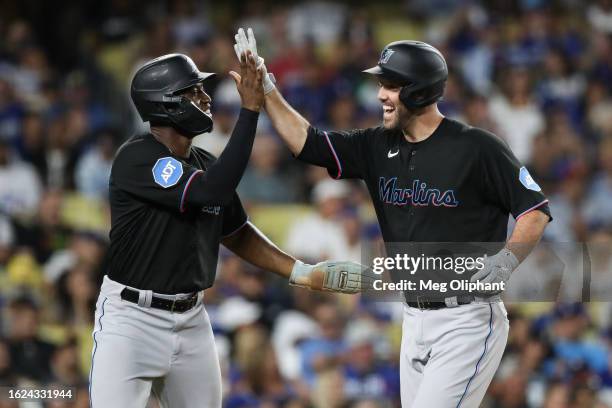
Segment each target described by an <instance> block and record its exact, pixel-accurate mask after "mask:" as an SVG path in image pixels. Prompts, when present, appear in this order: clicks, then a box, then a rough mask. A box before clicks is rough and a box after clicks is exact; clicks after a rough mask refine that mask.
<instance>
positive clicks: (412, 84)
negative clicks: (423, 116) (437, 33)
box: [363, 41, 448, 108]
mask: <svg viewBox="0 0 612 408" xmlns="http://www.w3.org/2000/svg"><path fill="white" fill-rule="evenodd" d="M363 72H366V73H368V74H373V75H376V76H378V77H380V78H382V79H386V80H389V81H391V82H394V83H397V84H399V85H401V86H402V89H401V91H400V95H399V99H400V101H401V102H402V103H403V104H404V105H406V106H407V107H409V108H422V107H424V106H427V105H430V104H432V103H434V102H436V101H438V100H439V99H440V98H442V94H443V93H444V86H445V85H446V78H448V68H447V67H446V61H445V60H444V57H443V56H442V54H441V53H440V51H438V50H437V49H436V48H434V47H432V46H431V45H429V44H427V43H424V42H420V41H395V42H392V43H391V44H388V45H387V46H386V47H385V48H384V49H383V51H382V53H381V54H380V59H379V60H378V64H377V65H376V66H375V67H372V68H370V69H366V70H365V71H363Z"/></svg>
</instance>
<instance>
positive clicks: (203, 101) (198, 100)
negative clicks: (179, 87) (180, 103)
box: [181, 84, 211, 116]
mask: <svg viewBox="0 0 612 408" xmlns="http://www.w3.org/2000/svg"><path fill="white" fill-rule="evenodd" d="M181 95H182V96H184V97H186V98H187V99H189V100H190V101H192V102H193V103H195V104H196V106H197V107H198V108H200V109H202V111H204V112H205V113H206V114H207V115H209V116H210V102H211V99H210V96H208V94H207V93H206V91H204V86H202V84H197V85H194V86H192V87H191V88H189V89H187V90H186V91H185V92H183V93H182V94H181Z"/></svg>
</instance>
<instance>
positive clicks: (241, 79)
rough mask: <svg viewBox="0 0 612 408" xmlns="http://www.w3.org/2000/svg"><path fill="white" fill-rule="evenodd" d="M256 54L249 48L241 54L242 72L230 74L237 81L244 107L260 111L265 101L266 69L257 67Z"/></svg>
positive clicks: (239, 58)
mask: <svg viewBox="0 0 612 408" xmlns="http://www.w3.org/2000/svg"><path fill="white" fill-rule="evenodd" d="M256 57H257V56H256V55H253V53H252V52H251V51H249V50H247V51H246V52H244V53H242V54H240V56H239V57H238V60H239V61H240V74H238V73H237V72H235V71H230V73H229V74H230V75H231V76H232V78H234V81H236V88H237V89H238V93H239V94H240V99H241V101H242V107H243V108H246V109H249V110H252V111H255V112H259V110H260V109H261V107H262V106H263V103H264V93H263V86H262V80H263V75H264V71H263V70H262V69H261V68H257V59H256Z"/></svg>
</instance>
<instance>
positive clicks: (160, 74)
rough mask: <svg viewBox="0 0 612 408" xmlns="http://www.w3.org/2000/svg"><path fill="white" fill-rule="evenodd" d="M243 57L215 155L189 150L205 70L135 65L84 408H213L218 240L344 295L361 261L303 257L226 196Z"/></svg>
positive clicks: (249, 74)
mask: <svg viewBox="0 0 612 408" xmlns="http://www.w3.org/2000/svg"><path fill="white" fill-rule="evenodd" d="M255 62H256V60H255V58H254V57H253V56H252V55H245V56H244V57H243V58H242V60H241V61H240V70H241V72H240V74H238V73H236V72H230V74H231V75H232V76H233V78H234V80H235V81H236V86H237V88H238V91H239V93H240V97H241V99H242V109H241V111H240V116H239V118H238V121H237V123H236V126H235V128H234V131H233V134H232V136H231V139H230V141H229V143H228V145H227V147H226V148H225V150H224V151H223V153H222V154H221V156H220V157H219V158H218V159H215V157H213V156H212V155H211V154H209V153H207V152H206V151H204V150H202V149H199V148H196V147H192V146H191V139H192V138H193V137H194V136H196V135H198V134H201V133H204V132H208V131H210V130H211V128H212V117H211V114H210V110H209V109H210V104H211V98H210V97H209V96H208V95H207V94H206V92H205V91H204V89H203V87H202V82H204V80H205V79H206V78H208V77H209V76H210V75H212V74H209V73H203V72H200V71H199V70H198V69H197V67H196V66H195V64H194V63H193V61H192V60H191V59H190V58H189V57H187V56H185V55H182V54H170V55H165V56H162V57H159V58H157V59H154V60H152V61H150V62H148V63H146V64H145V65H144V66H143V67H141V68H140V69H139V70H138V71H137V72H136V74H135V76H134V78H133V80H132V85H131V96H132V100H133V102H134V104H135V105H136V108H137V110H138V112H139V114H140V116H141V117H142V119H143V120H144V121H148V122H150V125H151V131H150V133H147V134H144V135H139V136H135V137H132V138H131V139H129V140H128V141H127V142H126V143H125V144H124V145H123V146H122V147H121V148H120V149H119V151H118V153H117V156H116V157H115V160H114V162H113V166H112V172H111V178H110V204H111V223H112V225H111V232H110V250H109V257H110V259H109V265H110V266H109V270H108V273H107V275H106V276H105V277H104V282H103V284H102V288H101V292H100V296H99V298H98V302H97V305H96V316H95V328H94V331H93V339H94V347H93V352H92V363H91V373H90V401H91V404H90V406H92V407H94V408H109V407H113V408H128V407H129V408H139V407H141V408H144V407H145V405H146V404H147V401H148V399H149V396H150V394H151V393H153V394H155V395H156V397H157V399H158V400H159V403H160V405H161V406H162V407H172V408H188V407H207V408H209V407H210V408H216V407H220V406H221V373H220V369H219V362H218V360H217V355H216V350H215V344H214V340H213V333H212V329H211V325H210V321H209V319H208V315H207V313H206V311H205V309H204V307H203V306H202V296H203V295H202V290H203V289H206V288H208V287H210V286H211V285H212V284H213V282H214V279H215V270H216V265H217V255H218V249H219V243H222V244H224V245H225V246H226V247H228V248H229V249H230V250H231V251H233V252H234V253H236V254H237V255H238V256H240V257H241V258H243V259H245V260H246V261H248V262H250V263H252V264H254V265H256V266H258V267H260V268H262V269H266V270H269V271H272V272H275V273H277V274H279V275H281V276H283V277H286V278H288V279H289V282H290V284H293V285H298V286H304V287H307V288H311V289H318V290H329V291H336V292H344V293H355V292H358V291H360V290H361V288H362V286H363V285H366V284H367V282H366V281H365V275H362V272H365V271H364V269H363V268H362V267H361V265H359V264H355V263H350V262H344V263H343V262H321V263H319V264H317V265H314V266H313V265H306V264H304V263H302V262H300V261H296V260H295V259H294V258H293V257H291V256H290V255H287V254H286V253H284V252H282V251H281V250H279V249H278V248H277V247H276V246H275V245H274V244H273V243H271V242H270V241H269V240H268V239H267V238H266V237H265V236H263V235H262V234H261V233H260V232H259V231H258V230H257V229H256V228H255V227H254V226H253V225H252V224H250V223H249V222H248V219H247V215H246V213H245V211H244V209H243V207H242V205H241V203H240V199H239V198H238V196H237V195H236V193H235V189H236V186H237V185H238V182H239V181H240V178H241V177H242V174H243V172H244V169H245V167H246V164H247V161H248V158H249V155H250V152H251V148H252V145H253V139H254V137H255V129H256V126H257V119H258V114H259V113H258V112H259V110H260V108H261V106H262V104H263V100H264V94H263V87H262V75H263V73H262V71H261V69H257V68H256V65H255Z"/></svg>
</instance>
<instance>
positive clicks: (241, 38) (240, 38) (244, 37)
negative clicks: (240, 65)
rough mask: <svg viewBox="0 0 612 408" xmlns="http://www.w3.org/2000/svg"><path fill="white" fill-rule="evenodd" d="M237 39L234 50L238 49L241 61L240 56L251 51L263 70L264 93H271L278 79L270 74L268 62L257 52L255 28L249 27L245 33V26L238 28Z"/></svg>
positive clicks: (237, 53)
mask: <svg viewBox="0 0 612 408" xmlns="http://www.w3.org/2000/svg"><path fill="white" fill-rule="evenodd" d="M234 39H235V40H236V44H234V51H236V56H237V57H238V60H239V61H240V56H241V55H242V54H244V53H246V52H247V50H248V51H251V54H252V55H253V57H254V58H255V60H256V65H257V68H258V69H261V70H262V71H263V88H264V95H267V94H269V93H270V92H272V91H273V90H274V88H276V86H275V85H274V83H275V82H276V80H275V79H274V75H272V74H269V73H268V70H267V68H266V64H264V59H263V58H262V57H260V56H259V54H257V41H255V35H254V34H253V29H251V28H249V29H248V30H247V34H245V33H244V29H243V28H239V29H238V33H237V34H236V35H235V36H234Z"/></svg>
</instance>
